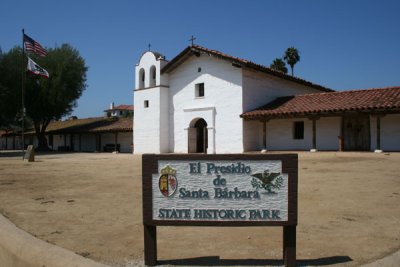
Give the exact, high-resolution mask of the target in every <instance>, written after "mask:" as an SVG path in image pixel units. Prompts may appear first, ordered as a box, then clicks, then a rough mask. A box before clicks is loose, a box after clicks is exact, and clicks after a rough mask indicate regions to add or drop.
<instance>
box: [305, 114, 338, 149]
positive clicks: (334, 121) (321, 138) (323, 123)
mask: <svg viewBox="0 0 400 267" xmlns="http://www.w3.org/2000/svg"><path fill="white" fill-rule="evenodd" d="M341 123H342V120H341V117H322V118H320V119H319V120H317V121H316V126H317V128H316V131H317V150H331V151H338V150H339V138H338V136H340V134H341ZM311 133H312V132H311Z"/></svg>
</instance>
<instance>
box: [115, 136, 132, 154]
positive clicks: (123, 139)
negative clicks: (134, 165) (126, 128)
mask: <svg viewBox="0 0 400 267" xmlns="http://www.w3.org/2000/svg"><path fill="white" fill-rule="evenodd" d="M132 138H133V136H132V132H130V133H128V132H127V133H118V143H119V144H120V152H122V153H132V147H131V145H132Z"/></svg>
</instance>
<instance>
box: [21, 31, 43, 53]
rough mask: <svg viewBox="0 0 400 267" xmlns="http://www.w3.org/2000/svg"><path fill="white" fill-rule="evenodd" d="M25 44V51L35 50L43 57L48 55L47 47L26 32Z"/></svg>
mask: <svg viewBox="0 0 400 267" xmlns="http://www.w3.org/2000/svg"><path fill="white" fill-rule="evenodd" d="M24 45H25V51H31V52H34V53H36V54H37V55H39V56H41V57H44V56H46V55H47V51H46V49H44V48H43V47H42V46H41V45H40V44H39V43H38V42H36V41H35V40H33V39H32V38H31V37H29V36H28V35H26V34H24Z"/></svg>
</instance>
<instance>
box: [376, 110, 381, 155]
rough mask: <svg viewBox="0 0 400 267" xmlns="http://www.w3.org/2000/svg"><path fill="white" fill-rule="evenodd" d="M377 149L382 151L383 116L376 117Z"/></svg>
mask: <svg viewBox="0 0 400 267" xmlns="http://www.w3.org/2000/svg"><path fill="white" fill-rule="evenodd" d="M376 149H377V150H381V116H379V115H378V116H376Z"/></svg>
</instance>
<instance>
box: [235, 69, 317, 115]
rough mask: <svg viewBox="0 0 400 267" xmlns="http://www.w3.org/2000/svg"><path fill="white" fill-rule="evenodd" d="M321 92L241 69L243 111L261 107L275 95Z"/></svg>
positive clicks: (275, 96)
mask: <svg viewBox="0 0 400 267" xmlns="http://www.w3.org/2000/svg"><path fill="white" fill-rule="evenodd" d="M321 92H322V91H320V90H317V89H314V88H311V87H307V86H305V85H301V84H298V83H295V82H291V81H287V80H284V79H281V78H278V77H274V76H272V75H269V74H266V73H262V72H257V71H254V70H249V69H246V68H245V69H243V112H246V111H250V110H253V109H255V108H258V107H261V106H263V105H265V104H267V103H269V102H271V101H272V100H274V99H275V98H277V97H281V96H292V95H303V94H310V93H321Z"/></svg>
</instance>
